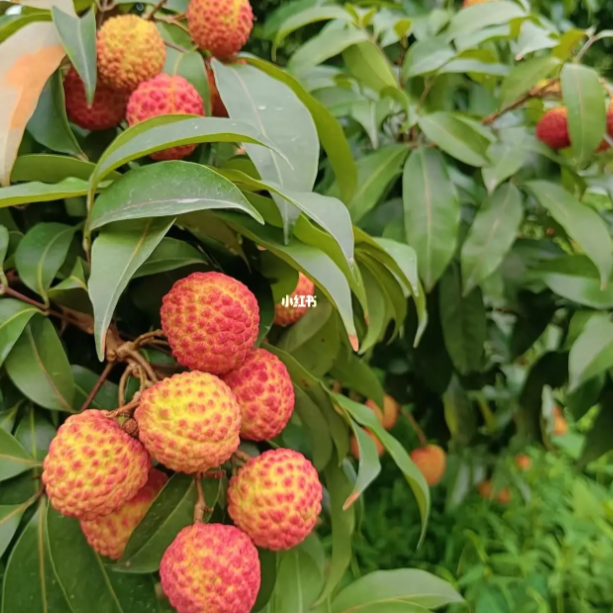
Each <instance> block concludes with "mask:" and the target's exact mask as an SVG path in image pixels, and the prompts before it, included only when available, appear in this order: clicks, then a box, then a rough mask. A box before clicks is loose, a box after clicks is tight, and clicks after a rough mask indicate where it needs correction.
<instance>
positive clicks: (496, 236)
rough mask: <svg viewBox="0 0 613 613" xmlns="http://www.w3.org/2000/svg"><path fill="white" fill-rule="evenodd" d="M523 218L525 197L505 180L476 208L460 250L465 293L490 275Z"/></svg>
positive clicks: (513, 239)
mask: <svg viewBox="0 0 613 613" xmlns="http://www.w3.org/2000/svg"><path fill="white" fill-rule="evenodd" d="M522 218H523V208H522V198H521V194H520V192H519V190H518V189H517V188H516V187H515V186H514V185H513V184H512V183H505V184H504V185H502V186H501V187H499V188H498V189H497V190H496V192H495V193H494V194H493V195H492V196H491V197H490V198H488V199H487V200H486V201H485V202H484V203H483V204H482V205H481V207H480V208H479V210H478V211H477V215H476V217H475V220H474V221H473V223H472V225H471V227H470V230H469V231H468V235H467V236H466V239H465V240H464V244H463V245H462V252H461V256H460V259H461V262H462V284H463V286H464V296H466V295H468V294H470V292H471V291H472V290H473V289H474V288H475V287H476V286H477V285H479V284H480V283H481V282H482V281H484V280H485V279H487V278H488V277H489V276H490V275H491V274H492V273H493V272H494V271H495V270H496V269H497V268H498V267H499V266H500V264H501V262H502V260H503V258H504V256H505V255H506V253H507V252H508V250H509V249H510V248H511V246H512V245H513V243H514V242H515V238H516V236H517V232H518V230H519V226H520V224H521V221H522Z"/></svg>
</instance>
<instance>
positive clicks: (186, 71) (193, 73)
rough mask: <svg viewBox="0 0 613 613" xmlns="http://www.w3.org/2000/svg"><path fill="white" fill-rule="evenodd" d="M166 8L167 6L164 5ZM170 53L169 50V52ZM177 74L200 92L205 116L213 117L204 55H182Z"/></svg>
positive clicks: (195, 52) (176, 66) (191, 53)
mask: <svg viewBox="0 0 613 613" xmlns="http://www.w3.org/2000/svg"><path fill="white" fill-rule="evenodd" d="M164 6H165V7H166V5H164ZM167 52H168V50H167ZM173 74H177V75H179V76H181V77H183V78H184V79H187V81H189V82H190V83H191V84H192V85H193V86H194V87H195V88H196V90H197V91H198V93H199V94H200V97H201V98H202V102H203V103H204V113H205V116H207V117H210V116H211V87H210V84H209V79H208V77H207V71H206V66H205V64H204V59H203V58H202V55H201V54H200V53H198V52H197V51H191V52H190V53H182V54H181V55H180V57H179V60H178V61H177V62H176V65H175V67H174V70H173Z"/></svg>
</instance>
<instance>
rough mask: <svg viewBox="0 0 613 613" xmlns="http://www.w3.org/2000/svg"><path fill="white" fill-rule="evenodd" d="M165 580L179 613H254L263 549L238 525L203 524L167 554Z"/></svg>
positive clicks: (181, 534)
mask: <svg viewBox="0 0 613 613" xmlns="http://www.w3.org/2000/svg"><path fill="white" fill-rule="evenodd" d="M160 579H161V582H162V589H163V590H164V593H165V594H166V596H167V597H168V600H169V601H170V604H171V605H172V606H173V607H174V609H176V611H177V613H205V612H206V613H250V611H251V610H252V609H253V605H254V604H255V601H256V598H257V595H258V591H259V589H260V582H261V572H260V560H259V557H258V551H257V549H256V548H255V546H254V545H253V543H252V542H251V541H250V540H249V537H248V536H247V535H246V534H244V533H243V532H241V531H240V530H239V529H238V528H235V527H234V526H225V525H223V524H203V523H197V524H194V525H192V526H187V527H186V528H183V530H181V532H179V534H178V535H177V536H176V538H175V540H174V541H173V542H172V543H171V544H170V547H168V549H167V550H166V551H165V552H164V555H163V556H162V561H161V562H160Z"/></svg>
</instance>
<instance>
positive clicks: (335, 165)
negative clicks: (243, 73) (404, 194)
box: [246, 57, 358, 202]
mask: <svg viewBox="0 0 613 613" xmlns="http://www.w3.org/2000/svg"><path fill="white" fill-rule="evenodd" d="M246 61H247V63H248V64H251V65H253V66H255V67H256V68H259V69H260V70H262V71H263V72H265V73H267V74H269V75H270V76H271V77H274V78H275V79H277V80H279V81H282V82H283V83H285V84H286V85H287V86H288V87H290V88H291V89H292V91H293V92H294V93H295V94H296V96H298V99H299V100H300V101H301V102H302V104H304V105H305V106H306V107H307V109H308V110H309V112H310V113H311V116H312V117H313V121H314V122H315V127H316V128H317V134H318V136H319V140H320V141H321V146H322V147H323V148H324V151H325V152H326V154H327V156H328V160H329V162H330V165H331V166H332V170H333V171H334V174H335V176H336V180H337V182H338V185H339V189H340V193H341V197H342V199H343V201H344V202H349V201H350V200H351V198H352V196H353V193H354V192H355V189H356V186H357V182H358V171H357V167H356V165H355V162H354V160H353V155H352V153H351V149H350V148H349V143H348V142H347V138H346V137H345V134H344V132H343V128H342V127H341V125H340V123H339V122H338V121H337V119H336V118H335V117H334V116H333V115H332V113H330V111H329V110H328V109H327V108H326V107H325V106H324V105H323V104H322V103H321V102H319V101H318V100H317V99H316V98H314V97H313V96H311V94H309V92H307V91H306V89H305V88H304V87H303V86H302V84H301V83H300V82H299V81H298V80H297V79H295V78H294V77H292V76H291V75H289V74H287V72H285V71H283V70H280V69H279V68H278V67H277V66H275V65H274V64H271V63H270V62H265V61H264V60H261V59H260V58H255V57H248V58H246Z"/></svg>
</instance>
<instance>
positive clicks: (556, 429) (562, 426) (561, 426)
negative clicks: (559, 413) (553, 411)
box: [553, 417, 568, 436]
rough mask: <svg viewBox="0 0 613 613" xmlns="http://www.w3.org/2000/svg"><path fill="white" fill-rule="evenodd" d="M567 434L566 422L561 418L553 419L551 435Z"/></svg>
mask: <svg viewBox="0 0 613 613" xmlns="http://www.w3.org/2000/svg"><path fill="white" fill-rule="evenodd" d="M567 432H568V422H567V421H566V420H565V419H564V418H563V417H554V420H553V434H554V435H555V436H564V435H565V434H566V433H567Z"/></svg>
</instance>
